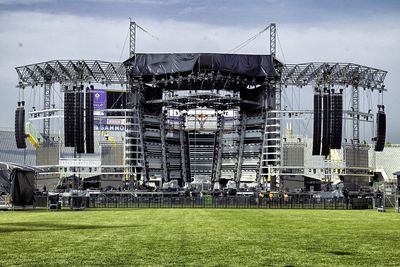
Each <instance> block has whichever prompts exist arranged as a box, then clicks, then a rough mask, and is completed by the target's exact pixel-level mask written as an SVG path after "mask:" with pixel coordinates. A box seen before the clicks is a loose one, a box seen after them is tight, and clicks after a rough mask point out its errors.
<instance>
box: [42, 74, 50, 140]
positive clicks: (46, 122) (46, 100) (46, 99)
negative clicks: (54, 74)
mask: <svg viewBox="0 0 400 267" xmlns="http://www.w3.org/2000/svg"><path fill="white" fill-rule="evenodd" d="M50 102H51V77H46V78H45V83H44V86H43V110H44V111H45V112H44V114H43V117H44V118H43V139H44V140H43V142H44V143H49V142H50V112H49V111H48V110H49V109H50V108H51V107H50V105H51V103H50Z"/></svg>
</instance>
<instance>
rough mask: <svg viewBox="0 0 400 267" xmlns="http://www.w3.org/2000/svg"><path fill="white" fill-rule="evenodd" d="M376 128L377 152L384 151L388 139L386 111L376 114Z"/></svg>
mask: <svg viewBox="0 0 400 267" xmlns="http://www.w3.org/2000/svg"><path fill="white" fill-rule="evenodd" d="M376 127H377V130H376V141H375V151H383V148H384V147H385V139H386V114H385V112H384V111H378V113H377V114H376Z"/></svg>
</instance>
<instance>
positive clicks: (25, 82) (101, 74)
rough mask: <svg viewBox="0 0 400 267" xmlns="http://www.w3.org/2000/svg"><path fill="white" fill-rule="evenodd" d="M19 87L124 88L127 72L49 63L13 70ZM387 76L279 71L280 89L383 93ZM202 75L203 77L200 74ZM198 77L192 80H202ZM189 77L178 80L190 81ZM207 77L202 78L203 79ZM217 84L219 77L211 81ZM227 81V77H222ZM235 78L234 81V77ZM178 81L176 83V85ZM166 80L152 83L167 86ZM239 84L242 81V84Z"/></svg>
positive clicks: (298, 68)
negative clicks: (338, 88)
mask: <svg viewBox="0 0 400 267" xmlns="http://www.w3.org/2000/svg"><path fill="white" fill-rule="evenodd" d="M15 69H16V71H17V73H18V78H19V85H20V86H21V87H25V86H36V85H44V84H45V80H46V79H50V83H77V82H88V83H89V82H97V83H103V84H127V83H128V81H127V74H128V73H127V69H126V67H125V66H124V64H123V63H122V62H107V61H100V60H52V61H47V62H42V63H36V64H30V65H26V66H21V67H17V68H15ZM386 74H387V72H386V71H383V70H380V69H376V68H370V67H366V66H362V65H358V64H353V63H327V62H325V63H322V62H312V63H303V64H286V65H283V67H282V70H281V75H282V76H281V82H282V84H283V85H293V86H299V87H301V86H305V85H309V84H325V85H343V86H347V85H353V86H359V87H365V88H370V89H378V90H385V89H384V80H385V77H386ZM202 75H204V74H202ZM202 75H199V76H197V77H196V78H197V79H199V80H202V78H203V77H202ZM191 78H193V77H190V78H189V77H182V78H181V79H182V81H183V80H190V79H191ZM206 78H207V79H209V78H210V77H208V76H205V77H204V79H206ZM212 78H216V79H217V80H221V77H212ZM224 78H225V80H228V81H229V77H222V79H224ZM234 78H237V77H234ZM179 80H180V79H178V81H179ZM168 82H170V81H169V80H164V81H155V83H168ZM242 82H243V81H242ZM227 87H229V86H227Z"/></svg>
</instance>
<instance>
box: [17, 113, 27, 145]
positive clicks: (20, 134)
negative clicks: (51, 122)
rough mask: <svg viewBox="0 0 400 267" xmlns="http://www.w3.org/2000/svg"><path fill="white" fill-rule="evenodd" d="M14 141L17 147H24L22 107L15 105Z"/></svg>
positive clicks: (23, 114)
mask: <svg viewBox="0 0 400 267" xmlns="http://www.w3.org/2000/svg"><path fill="white" fill-rule="evenodd" d="M15 142H16V144H17V148H26V142H25V108H24V107H17V109H16V110H15Z"/></svg>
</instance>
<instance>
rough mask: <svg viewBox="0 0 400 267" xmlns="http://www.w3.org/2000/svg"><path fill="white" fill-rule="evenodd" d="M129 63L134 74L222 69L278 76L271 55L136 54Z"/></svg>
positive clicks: (262, 75) (242, 73) (230, 72)
mask: <svg viewBox="0 0 400 267" xmlns="http://www.w3.org/2000/svg"><path fill="white" fill-rule="evenodd" d="M134 61H135V58H131V59H129V60H127V61H126V62H125V64H131V65H132V69H131V76H146V75H151V76H153V75H163V74H174V73H178V72H191V71H199V70H200V71H205V70H213V71H219V72H221V73H222V74H232V75H243V76H252V77H275V76H277V72H276V71H275V68H274V65H273V57H271V56H270V55H243V54H209V53H174V54H136V62H135V64H133V63H134Z"/></svg>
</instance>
